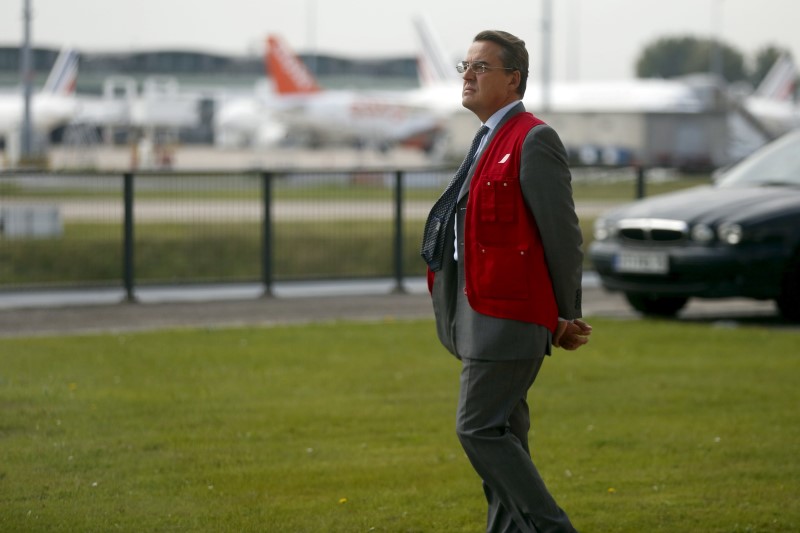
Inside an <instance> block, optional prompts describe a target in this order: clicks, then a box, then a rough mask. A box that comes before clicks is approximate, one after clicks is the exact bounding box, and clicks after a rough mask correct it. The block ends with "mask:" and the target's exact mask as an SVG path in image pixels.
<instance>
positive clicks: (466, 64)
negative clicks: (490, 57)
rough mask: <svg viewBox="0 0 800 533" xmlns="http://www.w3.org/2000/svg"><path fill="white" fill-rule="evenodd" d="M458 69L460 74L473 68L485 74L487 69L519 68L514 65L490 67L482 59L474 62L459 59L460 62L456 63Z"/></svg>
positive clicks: (477, 72)
mask: <svg viewBox="0 0 800 533" xmlns="http://www.w3.org/2000/svg"><path fill="white" fill-rule="evenodd" d="M456 70H457V71H458V72H459V73H460V74H463V73H465V72H466V71H468V70H471V71H472V72H474V73H475V74H483V73H484V72H486V71H487V70H517V69H515V68H512V67H490V66H489V65H487V64H486V63H484V62H482V61H474V62H470V61H459V62H458V63H456Z"/></svg>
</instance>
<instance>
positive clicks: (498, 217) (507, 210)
mask: <svg viewBox="0 0 800 533" xmlns="http://www.w3.org/2000/svg"><path fill="white" fill-rule="evenodd" d="M475 193H476V194H477V206H478V211H479V216H480V221H481V222H505V223H509V222H515V221H516V220H517V202H516V198H517V197H518V196H519V180H515V179H497V178H492V177H490V178H483V179H482V180H481V183H480V185H479V187H478V188H477V189H476V191H475Z"/></svg>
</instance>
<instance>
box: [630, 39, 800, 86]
mask: <svg viewBox="0 0 800 533" xmlns="http://www.w3.org/2000/svg"><path fill="white" fill-rule="evenodd" d="M784 53H786V54H789V55H791V53H790V52H789V51H788V50H787V49H785V48H781V47H779V46H775V45H768V46H765V47H763V48H761V49H759V50H758V51H757V52H756V53H755V55H754V56H753V57H752V58H749V60H748V58H746V57H745V55H744V54H742V53H741V52H740V51H739V50H737V49H736V48H734V47H733V46H730V45H728V44H726V43H723V42H721V41H717V40H715V39H706V38H699V37H691V36H687V37H662V38H659V39H657V40H656V41H654V42H652V43H651V44H649V45H647V46H646V47H645V48H644V50H643V51H642V53H641V55H640V56H639V58H638V60H637V61H636V75H637V76H638V77H640V78H675V77H679V76H685V75H688V74H695V73H701V72H703V73H708V72H713V73H716V74H719V75H721V77H722V78H723V79H724V80H725V81H727V82H728V83H737V82H748V83H750V84H751V85H752V86H753V87H758V84H759V83H761V81H762V80H763V79H764V77H765V76H766V75H767V72H769V69H770V68H771V67H772V65H773V64H774V63H775V60H777V59H778V57H780V56H781V55H782V54H784ZM795 85H796V86H797V84H795Z"/></svg>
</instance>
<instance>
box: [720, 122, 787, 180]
mask: <svg viewBox="0 0 800 533" xmlns="http://www.w3.org/2000/svg"><path fill="white" fill-rule="evenodd" d="M767 185H775V186H788V187H800V131H795V132H793V133H789V134H786V135H784V136H783V137H781V138H780V139H778V140H776V141H774V142H772V143H770V144H768V145H767V146H765V147H763V148H761V149H760V150H758V151H757V152H756V153H754V154H753V155H752V156H750V157H748V158H746V159H744V160H743V161H742V162H740V163H739V164H737V165H735V166H734V167H732V168H731V169H730V170H729V171H727V172H726V173H725V174H724V175H723V176H722V179H721V180H720V181H719V183H718V186H719V187H758V186H767Z"/></svg>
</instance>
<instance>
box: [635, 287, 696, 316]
mask: <svg viewBox="0 0 800 533" xmlns="http://www.w3.org/2000/svg"><path fill="white" fill-rule="evenodd" d="M625 298H627V300H628V303H629V304H631V307H633V308H634V309H636V310H637V311H639V312H640V313H642V314H645V315H652V316H675V315H676V314H678V311H680V310H681V309H683V306H685V305H686V302H688V301H689V298H685V297H683V296H657V295H654V294H641V293H635V292H626V293H625Z"/></svg>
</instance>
